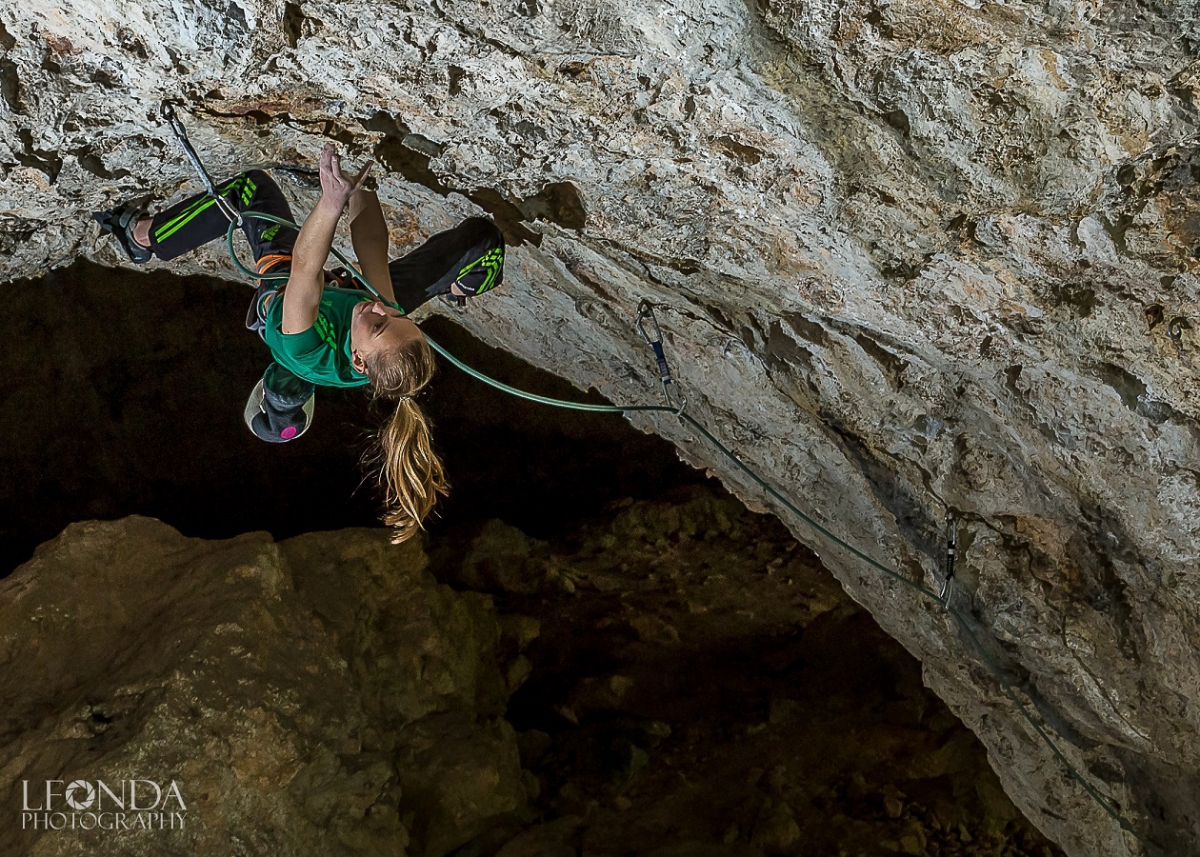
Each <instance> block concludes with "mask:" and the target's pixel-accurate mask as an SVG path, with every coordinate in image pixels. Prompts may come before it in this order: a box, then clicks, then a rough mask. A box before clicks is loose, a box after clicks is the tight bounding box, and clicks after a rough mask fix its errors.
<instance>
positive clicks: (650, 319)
mask: <svg viewBox="0 0 1200 857" xmlns="http://www.w3.org/2000/svg"><path fill="white" fill-rule="evenodd" d="M243 216H244V217H251V218H259V219H263V220H269V221H271V222H273V223H278V224H280V225H283V226H288V227H291V228H292V229H296V228H297V227H296V224H294V223H292V222H290V221H288V220H285V219H283V218H280V217H275V216H274V215H270V214H262V213H259V212H249V211H248V212H244V213H243ZM237 226H238V224H237V223H236V222H233V221H230V224H229V229H228V231H227V232H226V235H225V238H226V246H227V249H228V250H229V255H230V257H231V258H232V259H233V262H234V264H235V265H236V266H237V268H238V269H239V270H240V271H241V272H242V273H244V274H246V275H247V276H250V277H252V278H255V279H259V280H266V279H283V280H286V279H287V277H288V275H287V274H281V275H275V276H270V277H264V276H262V275H260V274H258V273H257V272H255V271H252V270H250V269H249V268H247V267H246V266H245V265H243V264H242V262H241V261H240V260H239V259H238V256H237V252H236V250H235V248H234V245H233V235H234V231H235V228H236V227H237ZM331 252H332V253H333V255H334V256H335V257H336V258H337V259H338V261H339V262H341V263H342V264H343V265H345V267H346V270H347V271H349V272H350V274H351V275H352V276H353V277H354V279H355V280H357V281H358V282H359V283H360V284H361V285H362V287H363V288H364V289H366V290H367V291H368V292H370V293H371V294H372V295H374V296H375V297H376V298H378V299H379V300H381V301H384V303H387V304H389V305H391V306H393V307H395V308H397V309H400V310H401V311H403V308H402V307H400V306H399V305H398V304H396V302H395V301H389V300H387V299H386V298H384V297H383V296H382V295H380V294H379V292H377V291H376V290H375V289H374V288H373V287H372V286H371V284H370V283H368V282H367V280H366V278H365V277H363V276H362V275H361V274H360V273H359V272H358V271H357V270H356V269H355V267H354V265H353V264H351V263H350V260H348V259H347V258H346V257H345V256H344V255H343V254H342V253H340V252H339V251H338V250H336V249H333V250H332V251H331ZM647 323H649V327H647V326H646V324H647ZM635 324H636V326H637V329H638V331H639V332H640V333H641V334H642V337H643V338H644V339H645V340H646V341H647V342H648V343H649V344H650V346H651V347H652V348H653V350H654V355H655V360H656V362H657V364H658V368H659V374H660V380H661V382H662V387H663V396H664V397H665V399H666V401H667V404H666V405H665V406H664V405H590V404H585V403H583V402H571V401H567V400H564V399H554V398H550V397H548V396H539V395H537V394H535V393H530V392H528V391H525V390H520V389H518V388H516V387H510V386H509V385H507V384H504V383H501V382H500V381H497V380H496V379H495V378H492V377H490V376H488V375H485V374H484V373H482V372H480V371H479V370H477V369H474V368H472V367H471V366H468V365H467V364H466V363H464V362H462V361H461V360H459V359H458V358H457V357H455V356H454V355H453V354H451V353H450V352H449V351H447V350H446V349H444V348H442V346H440V345H438V344H437V343H436V342H434V341H433V340H432V339H430V338H429V336H428V335H426V337H425V338H426V340H427V341H428V342H429V344H430V346H431V347H432V348H433V349H434V350H435V351H437V353H438V354H440V355H442V356H443V357H445V358H446V359H447V360H448V361H449V362H450V363H452V364H453V365H454V366H456V367H457V368H459V369H461V370H462V371H463V372H466V373H467V374H468V375H470V376H472V377H473V378H476V379H478V380H480V381H482V382H483V383H485V384H488V385H489V386H491V387H495V388H496V389H497V390H500V391H501V392H504V393H508V394H509V395H512V396H517V397H519V398H522V399H526V400H528V401H531V402H538V403H540V404H543V405H550V406H552V407H556V408H569V409H572V410H577V411H595V412H600V413H620V414H626V413H666V414H673V415H675V416H676V417H678V418H679V420H680V421H681V422H684V423H686V424H688V425H689V426H691V427H692V428H693V429H694V430H695V431H696V432H697V433H698V434H700V435H701V436H702V437H704V439H705V440H707V441H708V442H709V443H710V444H712V445H713V446H714V447H716V449H718V450H719V451H720V452H721V453H722V454H723V455H724V456H725V457H726V458H728V459H729V460H730V461H731V462H732V463H733V464H734V465H735V466H736V467H737V468H738V469H739V470H740V471H742V473H744V474H745V475H746V476H748V477H749V478H750V479H751V480H752V481H753V482H754V483H755V484H757V485H758V486H759V487H760V488H761V489H762V490H763V491H765V492H766V493H767V494H769V495H770V496H771V497H772V498H773V499H775V500H776V501H777V502H778V503H779V504H780V505H782V506H783V507H784V508H785V509H787V510H788V511H789V512H791V513H792V514H793V515H795V516H796V517H797V518H799V519H800V520H802V521H803V522H804V523H805V524H807V525H808V526H809V527H810V528H811V529H813V530H815V531H816V532H817V533H819V534H820V535H821V536H823V537H824V538H826V539H828V540H829V541H830V542H832V543H833V544H835V545H837V546H838V547H840V548H842V549H843V550H845V551H846V552H848V553H849V554H851V555H852V556H854V557H856V558H858V559H859V560H861V561H862V562H864V563H866V564H867V565H869V566H871V567H872V568H874V569H875V570H877V571H880V572H882V573H883V574H885V575H887V576H888V577H890V578H892V579H894V580H896V581H899V582H900V583H902V584H904V585H905V586H907V587H908V588H910V589H912V590H914V591H916V592H918V593H920V594H921V595H924V596H925V597H927V598H929V599H931V600H932V601H934V602H936V603H937V604H938V606H939V607H941V608H942V609H943V610H944V611H945V612H946V613H947V614H948V615H950V616H951V617H953V619H954V620H955V621H956V623H957V624H958V627H959V629H960V630H961V631H962V632H963V634H964V635H965V636H966V638H967V639H968V640H970V641H971V644H972V646H973V648H974V649H975V651H976V653H977V654H978V656H979V658H980V660H981V661H982V662H983V663H984V665H985V666H986V667H987V669H988V671H989V672H990V673H991V674H992V676H993V678H995V679H996V681H997V683H998V684H999V685H1000V687H1001V688H1002V689H1003V691H1004V694H1005V696H1007V697H1008V699H1009V701H1010V702H1012V704H1013V705H1014V706H1015V707H1016V708H1017V710H1018V711H1019V712H1020V713H1021V716H1022V717H1023V718H1024V719H1025V720H1026V721H1027V722H1028V723H1029V725H1030V726H1031V727H1033V729H1034V731H1036V732H1037V734H1038V735H1039V736H1040V737H1041V739H1042V741H1043V742H1045V744H1046V746H1047V747H1049V748H1050V751H1051V752H1052V753H1053V754H1054V756H1055V757H1056V758H1057V759H1058V760H1059V761H1060V762H1061V763H1062V765H1063V767H1065V768H1066V769H1067V772H1068V773H1069V774H1070V776H1071V778H1072V779H1073V780H1075V781H1076V782H1077V783H1079V785H1080V786H1082V788H1083V789H1084V791H1085V792H1087V794H1088V795H1089V796H1090V797H1091V798H1092V799H1093V800H1094V801H1095V802H1096V803H1097V804H1098V805H1099V806H1100V808H1101V809H1102V810H1104V812H1105V813H1107V814H1108V816H1109V817H1111V818H1112V819H1113V820H1114V821H1115V822H1116V823H1117V824H1118V825H1119V826H1120V827H1121V829H1122V830H1124V831H1125V832H1126V833H1129V834H1130V835H1132V836H1133V837H1134V838H1136V839H1137V840H1138V841H1139V842H1141V843H1142V845H1144V846H1145V848H1146V850H1147V851H1148V852H1149V853H1151V854H1154V855H1162V857H1165V855H1166V852H1164V851H1163V850H1162V849H1161V848H1159V847H1158V846H1157V845H1155V844H1154V843H1153V842H1151V841H1150V840H1148V839H1147V838H1146V837H1145V836H1143V835H1142V834H1141V833H1140V832H1139V831H1138V830H1137V829H1136V828H1135V827H1133V825H1132V824H1130V822H1129V821H1128V820H1127V819H1126V818H1125V816H1124V815H1122V814H1121V811H1120V809H1119V808H1118V807H1117V806H1116V804H1115V802H1113V801H1112V800H1111V799H1110V798H1107V797H1105V796H1104V795H1102V794H1101V793H1100V792H1099V791H1098V790H1097V789H1096V788H1095V786H1093V785H1092V784H1091V783H1090V782H1089V781H1088V780H1087V779H1085V778H1084V777H1083V775H1082V774H1080V773H1079V771H1078V770H1077V769H1076V768H1075V766H1074V765H1072V764H1071V762H1070V761H1069V760H1068V759H1067V757H1066V756H1065V755H1064V754H1063V752H1062V750H1061V749H1059V747H1058V744H1057V743H1056V742H1055V741H1054V739H1053V738H1051V737H1050V735H1049V734H1048V733H1047V732H1046V730H1045V729H1043V728H1042V726H1041V724H1040V723H1038V722H1037V720H1036V719H1035V718H1034V717H1033V715H1032V714H1031V713H1030V711H1029V709H1028V707H1027V706H1026V705H1025V703H1023V702H1022V701H1021V700H1020V699H1019V698H1018V696H1017V694H1016V691H1015V689H1014V688H1013V685H1012V683H1011V682H1010V681H1008V679H1006V678H1005V677H1004V670H1003V668H1002V667H1001V666H1000V665H999V664H997V663H996V661H995V659H994V658H992V656H991V654H990V653H989V652H988V650H987V648H986V647H985V646H984V644H983V641H982V640H980V639H979V637H978V635H977V634H976V633H975V630H974V629H973V628H972V627H971V624H970V622H969V621H968V619H967V617H966V616H964V615H963V614H962V613H961V612H959V610H958V608H957V607H955V606H954V605H952V604H951V603H950V599H951V595H952V590H951V587H950V583H951V581H952V580H953V574H954V559H955V554H956V548H957V538H956V536H955V533H954V530H953V527H951V532H950V537H949V541H948V543H947V563H946V571H947V577H946V585H945V586H944V587H943V588H942V591H941V592H935V591H934V590H932V589H930V588H928V587H926V586H924V585H922V584H920V583H918V582H916V581H915V580H911V579H909V578H908V577H906V576H905V575H903V574H901V573H900V572H898V571H896V570H894V569H891V568H888V567H887V566H886V565H884V564H883V563H881V562H879V561H877V560H876V559H874V558H873V557H871V556H869V555H868V554H865V553H863V552H862V551H861V550H859V549H858V548H856V547H854V546H853V545H852V544H850V543H849V542H847V541H846V540H845V539H843V538H841V537H840V536H838V535H837V534H836V533H834V532H832V531H831V530H829V529H827V528H826V527H824V526H822V525H821V524H820V523H818V522H817V521H815V520H813V519H812V518H811V517H810V516H809V515H808V514H806V513H805V512H804V511H802V510H801V509H800V508H798V507H797V506H796V505H795V504H794V503H793V502H792V501H791V500H789V499H788V498H787V497H785V496H784V495H783V494H781V493H780V492H779V491H778V490H776V489H775V487H774V486H772V485H771V484H770V483H768V482H767V481H766V480H765V479H763V478H762V477H761V476H759V475H758V473H756V472H755V471H754V470H752V469H751V468H750V467H749V466H748V465H746V463H745V462H743V461H742V460H741V459H740V458H739V457H738V456H737V454H736V453H735V452H734V451H733V450H731V449H730V448H729V447H728V446H726V445H725V444H724V443H722V442H721V441H720V440H718V439H717V438H716V436H714V435H713V434H712V432H710V431H709V430H708V429H707V428H705V427H704V426H703V425H702V424H701V423H700V422H699V421H698V420H696V418H695V417H693V416H692V415H691V414H689V413H687V411H686V407H687V399H686V398H685V397H682V396H678V401H677V394H676V393H674V392H673V391H674V390H675V389H676V386H677V384H676V382H675V380H674V379H673V378H672V377H671V371H670V368H669V366H668V364H667V359H666V355H665V353H664V351H663V345H662V331H661V330H660V329H659V326H658V321H657V319H655V317H654V311H653V307H652V306H651V305H650V304H649V303H648V302H647V301H642V302H641V303H640V304H639V305H638V315H637V320H636V322H635ZM650 331H653V333H651V332H650Z"/></svg>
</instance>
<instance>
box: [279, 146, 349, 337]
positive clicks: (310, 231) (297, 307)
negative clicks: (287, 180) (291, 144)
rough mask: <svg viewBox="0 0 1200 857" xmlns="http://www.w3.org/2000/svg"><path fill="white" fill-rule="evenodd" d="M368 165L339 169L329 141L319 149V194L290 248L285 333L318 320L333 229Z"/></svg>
mask: <svg viewBox="0 0 1200 857" xmlns="http://www.w3.org/2000/svg"><path fill="white" fill-rule="evenodd" d="M369 169H371V164H370V163H369V162H368V163H367V165H366V166H365V167H363V169H362V172H360V173H359V174H358V175H357V176H347V175H346V174H345V173H343V172H342V168H341V164H340V163H339V161H338V156H337V154H336V153H335V152H334V149H333V146H332V145H327V146H326V147H325V149H324V150H323V151H322V152H321V198H320V199H319V200H317V204H316V206H315V207H314V208H313V210H312V212H311V213H310V214H309V215H308V218H307V219H306V220H305V221H304V225H303V226H301V227H300V234H299V235H298V236H296V244H295V246H294V247H293V248H292V273H291V276H290V277H289V278H288V284H287V288H286V289H284V290H283V323H282V325H281V329H282V331H283V332H284V333H303V332H304V331H306V330H308V329H309V328H310V327H312V326H313V324H314V323H315V322H316V320H317V311H318V310H319V309H320V308H321V292H322V291H323V290H324V287H325V272H324V271H325V262H326V260H327V259H328V258H329V248H330V247H332V246H333V233H334V230H335V229H337V223H338V220H339V219H340V218H341V216H342V211H343V210H344V209H345V208H346V201H347V200H349V199H350V196H351V195H352V194H353V193H354V191H356V190H357V189H358V188H359V186H361V185H362V182H363V179H365V178H366V176H367V170H369Z"/></svg>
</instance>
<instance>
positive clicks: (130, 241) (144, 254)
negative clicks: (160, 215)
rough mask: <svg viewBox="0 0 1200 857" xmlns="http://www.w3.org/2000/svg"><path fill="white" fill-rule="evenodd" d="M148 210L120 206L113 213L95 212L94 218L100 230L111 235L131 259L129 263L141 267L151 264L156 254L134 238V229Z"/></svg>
mask: <svg viewBox="0 0 1200 857" xmlns="http://www.w3.org/2000/svg"><path fill="white" fill-rule="evenodd" d="M146 214H147V212H146V210H145V209H144V208H142V207H141V206H139V205H135V204H126V205H119V206H117V207H116V208H114V209H112V210H111V211H94V212H92V217H93V218H94V219H95V220H96V222H97V223H99V224H100V228H101V229H103V230H104V231H105V232H108V233H109V234H111V235H112V236H113V237H114V238H116V239H117V243H118V244H120V245H121V249H122V250H124V251H125V255H126V256H128V257H129V261H131V262H133V263H134V264H137V265H141V264H143V263H144V262H149V261H150V257H151V256H153V255H154V254H153V253H151V252H150V248H149V247H143V246H142V245H141V244H139V243H137V241H135V240H134V238H133V228H134V227H135V226H137V222H138V221H139V220H141V219H142V218H143V217H145V216H146Z"/></svg>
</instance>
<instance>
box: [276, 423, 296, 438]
mask: <svg viewBox="0 0 1200 857" xmlns="http://www.w3.org/2000/svg"><path fill="white" fill-rule="evenodd" d="M279 436H280V437H281V438H283V439H284V440H291V439H292V438H294V437H295V436H296V427H295V426H288V427H287V428H285V429H284V430H283V431H281V432H280V433H279Z"/></svg>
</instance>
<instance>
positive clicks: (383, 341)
mask: <svg viewBox="0 0 1200 857" xmlns="http://www.w3.org/2000/svg"><path fill="white" fill-rule="evenodd" d="M423 336H424V334H423V333H421V328H419V327H417V325H416V323H415V322H414V321H413V320H412V319H410V318H408V317H407V316H405V315H404V313H402V312H400V310H398V309H395V308H393V307H390V306H387V305H386V304H384V303H383V302H382V301H375V302H374V303H367V302H366V301H363V302H362V303H360V304H358V305H357V306H356V307H355V308H354V315H353V317H352V318H351V320H350V354H351V357H352V359H353V361H354V368H355V369H357V370H358V371H359V372H362V371H364V370H365V368H366V361H367V360H368V359H370V357H371V356H372V355H373V354H377V353H381V352H385V351H392V350H394V349H396V348H402V347H404V346H405V345H407V344H408V343H409V342H411V341H413V340H416V339H420V338H421V337H423Z"/></svg>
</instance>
